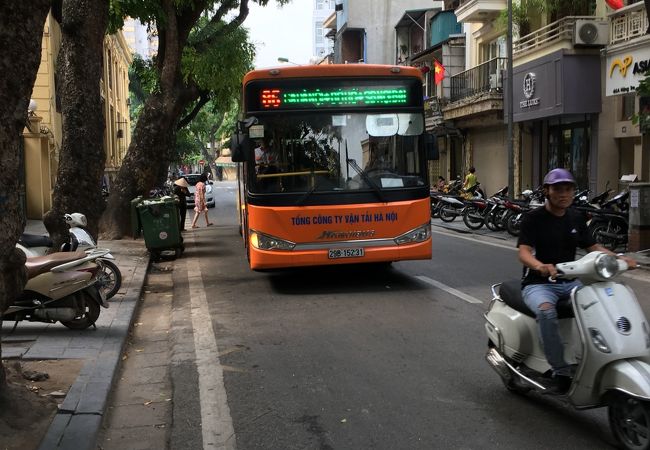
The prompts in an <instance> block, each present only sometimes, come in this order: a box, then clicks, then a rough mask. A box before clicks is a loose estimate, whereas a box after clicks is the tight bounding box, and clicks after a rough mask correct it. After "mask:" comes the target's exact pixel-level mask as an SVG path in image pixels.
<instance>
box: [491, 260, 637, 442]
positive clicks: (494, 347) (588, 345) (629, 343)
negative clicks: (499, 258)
mask: <svg viewBox="0 0 650 450" xmlns="http://www.w3.org/2000/svg"><path fill="white" fill-rule="evenodd" d="M556 268H557V270H558V271H559V273H560V275H559V276H558V277H564V278H578V279H580V281H581V282H582V283H583V284H584V286H583V287H581V288H577V289H574V290H573V292H572V293H571V300H570V302H566V303H565V304H562V302H560V305H558V318H559V328H560V335H561V337H562V341H563V342H564V359H565V360H566V362H567V363H569V364H574V365H575V368H576V372H575V376H574V378H573V381H572V384H571V386H570V388H569V390H568V392H567V393H566V394H563V395H562V396H561V398H564V399H566V400H567V401H568V402H569V403H570V404H572V405H573V406H574V407H575V408H578V409H586V408H596V407H601V406H608V407H609V411H608V412H609V422H610V426H611V428H612V432H613V434H614V437H615V438H616V439H617V440H618V441H619V442H620V443H621V444H622V446H623V448H627V449H648V448H650V326H649V325H648V322H647V320H646V318H645V316H644V314H643V311H642V310H641V307H640V306H639V303H638V302H637V299H636V296H635V295H634V292H632V290H631V289H630V288H629V287H627V286H625V285H623V284H621V283H617V282H615V281H612V280H611V279H612V278H613V277H615V276H616V275H618V274H619V273H621V272H624V271H625V270H627V268H628V266H627V264H626V263H625V262H624V261H622V260H619V259H616V258H615V257H614V256H612V255H608V254H605V253H602V252H591V253H589V254H587V255H585V256H584V257H582V258H581V259H579V260H577V261H574V262H567V263H562V264H557V265H556ZM499 286H500V287H499ZM497 287H499V293H497V292H496V288H497ZM492 294H493V299H492V301H491V302H490V305H489V307H488V310H487V312H486V313H485V320H486V322H485V329H486V331H487V335H488V338H489V342H488V346H489V349H488V352H487V355H486V359H487V361H488V363H489V364H490V366H491V367H492V368H493V369H494V370H495V371H496V372H497V373H498V374H499V376H501V378H502V380H503V382H504V384H505V386H506V388H507V389H509V390H511V391H514V392H518V393H526V392H528V391H530V390H534V391H537V392H540V393H552V391H551V389H550V388H549V386H550V383H549V381H550V376H551V375H550V374H551V368H550V366H549V364H548V363H547V361H546V357H545V356H544V351H543V349H542V346H541V343H540V340H539V331H538V325H537V322H536V321H535V318H534V315H533V313H532V312H531V311H530V310H529V309H528V308H527V307H526V305H525V304H524V302H523V300H522V297H521V283H520V281H518V280H517V281H516V282H507V283H502V284H496V285H494V286H492ZM556 395H557V394H556Z"/></svg>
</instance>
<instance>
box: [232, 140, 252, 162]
mask: <svg viewBox="0 0 650 450" xmlns="http://www.w3.org/2000/svg"><path fill="white" fill-rule="evenodd" d="M250 150H251V148H250V139H249V138H248V135H247V134H244V133H234V134H233V135H232V137H231V138H230V158H231V159H232V162H246V161H248V155H249V154H250Z"/></svg>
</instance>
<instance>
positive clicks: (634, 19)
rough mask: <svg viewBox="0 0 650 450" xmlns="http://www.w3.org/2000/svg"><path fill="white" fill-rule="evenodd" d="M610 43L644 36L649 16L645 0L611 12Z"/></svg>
mask: <svg viewBox="0 0 650 450" xmlns="http://www.w3.org/2000/svg"><path fill="white" fill-rule="evenodd" d="M609 17H610V22H609V27H610V28H609V43H610V44H616V43H619V42H625V41H629V40H630V39H634V38H637V37H639V36H644V35H645V33H646V30H647V29H648V16H647V14H646V11H645V6H644V3H643V2H638V3H634V4H632V5H629V6H625V7H623V8H621V9H619V10H618V11H616V12H615V13H612V14H610V16H609Z"/></svg>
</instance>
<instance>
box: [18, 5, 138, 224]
mask: <svg viewBox="0 0 650 450" xmlns="http://www.w3.org/2000/svg"><path fill="white" fill-rule="evenodd" d="M60 48H61V29H60V27H59V25H58V23H57V22H56V20H55V19H54V18H53V17H52V15H51V14H50V15H48V17H47V19H46V21H45V26H44V29H43V38H42V47H41V52H42V53H41V64H40V66H39V69H38V73H37V76H36V81H35V82H34V87H33V89H32V96H31V98H32V100H33V102H32V105H33V107H32V108H30V114H29V121H28V124H27V127H26V128H25V131H24V132H23V149H24V151H23V166H24V171H23V181H24V186H25V192H24V205H25V215H26V217H27V218H28V219H37V220H38V219H42V218H43V215H44V214H45V213H46V212H47V211H49V210H50V208H51V207H52V191H53V189H54V185H55V183H56V174H57V170H58V162H59V154H60V151H61V142H62V139H63V136H62V134H63V133H62V115H61V104H60V100H61V99H60V96H59V95H58V89H57V86H58V85H59V83H60V80H59V79H58V76H57V74H56V65H57V57H58V54H59V50H60ZM103 60H104V74H103V77H102V80H101V95H102V103H103V105H102V106H103V109H104V117H105V119H106V129H105V132H104V149H105V151H106V177H105V178H107V179H108V178H109V177H110V176H111V175H113V174H114V173H116V171H117V168H119V166H120V165H121V163H122V159H123V158H124V154H125V152H126V149H127V148H128V145H129V143H130V140H131V132H130V130H131V127H130V119H129V106H128V83H129V78H128V68H129V65H130V64H131V61H132V57H131V53H130V50H129V48H128V46H127V44H126V41H125V40H124V37H123V36H122V34H121V32H118V33H116V34H114V35H110V36H106V38H105V39H104V58H103Z"/></svg>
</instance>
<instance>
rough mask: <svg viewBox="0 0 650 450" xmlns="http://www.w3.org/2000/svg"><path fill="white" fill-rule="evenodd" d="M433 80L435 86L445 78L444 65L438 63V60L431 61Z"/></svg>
mask: <svg viewBox="0 0 650 450" xmlns="http://www.w3.org/2000/svg"><path fill="white" fill-rule="evenodd" d="M433 72H434V74H433V81H434V82H435V83H436V86H437V85H439V84H440V82H441V81H442V80H443V79H444V78H445V66H443V65H442V64H440V63H439V62H438V61H434V62H433Z"/></svg>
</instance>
